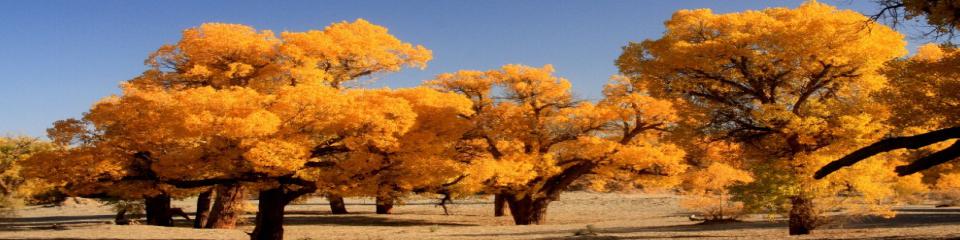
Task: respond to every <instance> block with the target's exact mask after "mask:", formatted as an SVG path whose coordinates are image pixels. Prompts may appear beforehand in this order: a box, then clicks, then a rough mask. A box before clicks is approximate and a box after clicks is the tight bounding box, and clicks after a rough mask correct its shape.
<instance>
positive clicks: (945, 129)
mask: <svg viewBox="0 0 960 240" xmlns="http://www.w3.org/2000/svg"><path fill="white" fill-rule="evenodd" d="M958 62H960V55H958V53H957V50H956V49H955V48H954V47H950V46H943V47H941V46H937V45H932V44H928V45H924V46H921V47H920V48H919V51H917V54H916V55H914V56H912V57H911V58H909V59H903V60H897V61H892V62H890V63H889V64H888V67H887V70H886V74H887V75H888V78H889V79H890V81H891V84H890V85H889V87H887V88H886V89H884V91H883V92H881V93H880V94H878V95H877V96H876V97H877V98H878V99H881V101H885V102H886V103H887V104H889V105H890V106H891V109H893V112H894V117H893V118H891V124H893V125H894V126H897V128H898V129H903V130H902V131H901V132H897V133H894V134H896V135H898V136H899V137H890V138H886V139H883V140H881V141H878V142H876V143H874V144H871V145H870V146H867V147H864V148H861V149H859V150H856V151H853V152H851V153H850V154H848V155H846V156H844V157H842V158H840V159H839V160H837V161H833V162H831V163H830V164H827V165H826V166H824V167H823V168H822V169H820V170H819V171H817V172H816V175H815V177H816V178H822V177H825V176H827V175H828V174H830V173H832V172H834V171H837V170H839V169H840V168H842V167H845V166H851V165H853V164H854V163H857V162H860V161H862V160H865V159H867V158H869V157H871V156H874V155H877V154H880V153H884V152H888V151H893V150H898V149H919V151H917V152H918V154H913V155H908V156H905V157H907V158H914V159H916V160H915V161H913V162H911V163H909V164H906V165H902V166H898V167H896V172H897V174H898V175H900V176H906V175H910V174H913V173H917V172H920V171H923V170H926V169H929V168H932V167H934V166H937V165H940V164H943V163H946V162H948V161H950V160H953V159H955V158H957V157H958V156H960V152H958V148H960V145H958V144H957V143H950V142H948V141H947V140H951V139H956V138H960V128H958V127H956V126H958V125H960V118H958V117H957V115H956V113H958V112H960V108H958V107H957V106H956V104H954V102H957V101H958V100H960V99H958V95H957V94H958V92H957V91H960V90H958V87H960V81H958V80H957V76H960V69H958V68H957V67H956V66H957V65H956V64H957V63H958ZM904 135H906V136H904Z"/></svg>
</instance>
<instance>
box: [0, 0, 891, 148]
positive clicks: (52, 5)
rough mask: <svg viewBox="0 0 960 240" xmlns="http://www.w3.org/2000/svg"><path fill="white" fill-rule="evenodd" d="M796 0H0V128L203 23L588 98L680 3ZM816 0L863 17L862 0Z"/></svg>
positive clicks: (717, 5) (99, 92)
mask: <svg viewBox="0 0 960 240" xmlns="http://www.w3.org/2000/svg"><path fill="white" fill-rule="evenodd" d="M801 2H802V1H745V0H744V1H668V0H662V1H653V0H648V1H586V0H583V1H507V0H501V1H440V0H436V1H289V2H288V1H25V0H24V1H19V2H14V1H7V0H4V1H0V11H2V13H0V83H2V85H0V99H2V101H0V134H25V135H32V136H38V137H41V136H44V135H45V129H46V128H47V127H49V126H50V124H51V123H52V122H53V121H56V120H58V119H64V118H70V117H79V116H80V115H81V114H82V113H83V112H84V111H86V110H87V109H88V108H89V107H90V106H91V104H93V103H94V102H96V101H97V100H98V99H100V98H102V97H105V96H108V95H110V94H116V93H118V92H119V89H118V84H119V83H120V82H121V81H124V80H127V79H130V78H132V77H134V76H136V75H138V74H139V73H141V72H142V71H143V70H145V67H144V66H143V60H144V59H145V58H146V56H147V54H149V53H150V52H152V51H154V50H155V49H156V48H157V47H159V46H160V45H162V44H167V43H173V42H175V41H176V40H177V39H178V38H179V37H180V31H181V30H183V29H186V28H190V27H194V26H197V25H199V24H201V23H204V22H228V23H241V24H247V25H251V26H253V27H255V28H258V29H270V30H274V31H275V32H281V31H303V30H308V29H322V28H323V27H324V26H326V25H328V24H330V23H332V22H339V21H344V20H349V21H352V20H354V19H357V18H364V19H367V20H369V21H371V22H373V23H375V24H379V25H383V26H386V27H387V28H389V29H390V32H391V33H392V34H394V35H395V36H397V37H398V38H400V39H401V40H403V41H408V42H412V43H415V44H422V45H424V46H426V47H427V48H429V49H431V50H433V53H434V60H433V61H431V62H430V63H429V66H428V67H427V68H426V69H425V70H417V69H408V70H404V71H402V72H399V73H394V74H389V75H382V76H380V77H379V80H378V81H377V82H376V83H373V84H371V86H372V87H379V86H390V87H406V86H414V85H417V84H419V83H420V82H421V81H423V80H425V79H430V78H432V77H433V76H434V75H436V74H438V73H443V72H451V71H456V70H459V69H480V70H485V69H491V68H496V67H498V66H501V65H503V64H508V63H520V64H527V65H534V66H540V65H543V64H548V63H550V64H553V65H554V66H555V67H556V69H557V74H558V75H560V76H562V77H565V78H567V79H569V80H570V81H571V82H572V83H573V86H574V91H575V92H576V94H577V95H578V96H580V97H582V98H586V99H596V98H597V97H598V96H599V94H600V90H601V88H602V86H603V84H604V83H605V82H606V80H607V79H608V78H609V76H610V75H612V74H615V73H616V68H615V67H614V66H613V61H614V59H615V58H616V57H617V56H618V55H619V54H620V47H622V46H624V45H626V44H627V43H628V42H630V41H641V40H643V39H647V38H656V37H658V36H659V35H660V34H661V33H662V32H663V24H662V23H663V21H665V20H667V18H669V17H670V15H671V14H672V13H673V12H674V11H676V10H679V9H689V8H711V9H714V11H716V12H734V11H742V10H746V9H762V8H767V7H776V6H787V7H796V6H797V5H799V4H800V3H801ZM821 2H824V3H827V4H831V5H836V6H838V7H840V8H849V9H854V10H857V11H861V12H865V13H873V12H875V11H876V9H877V7H876V6H875V5H874V4H873V3H872V1H866V0H822V1H821Z"/></svg>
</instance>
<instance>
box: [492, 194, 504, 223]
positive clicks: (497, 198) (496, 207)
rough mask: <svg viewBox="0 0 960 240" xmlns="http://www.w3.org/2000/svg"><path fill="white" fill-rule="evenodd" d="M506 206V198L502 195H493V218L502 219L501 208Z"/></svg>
mask: <svg viewBox="0 0 960 240" xmlns="http://www.w3.org/2000/svg"><path fill="white" fill-rule="evenodd" d="M506 204H507V200H506V198H504V196H503V194H496V195H493V216H494V217H502V216H503V207H504V205H506Z"/></svg>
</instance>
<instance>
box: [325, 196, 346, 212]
mask: <svg viewBox="0 0 960 240" xmlns="http://www.w3.org/2000/svg"><path fill="white" fill-rule="evenodd" d="M327 201H329V202H330V212H331V213H333V214H347V213H348V212H347V205H346V204H345V203H344V202H343V196H340V195H336V194H327Z"/></svg>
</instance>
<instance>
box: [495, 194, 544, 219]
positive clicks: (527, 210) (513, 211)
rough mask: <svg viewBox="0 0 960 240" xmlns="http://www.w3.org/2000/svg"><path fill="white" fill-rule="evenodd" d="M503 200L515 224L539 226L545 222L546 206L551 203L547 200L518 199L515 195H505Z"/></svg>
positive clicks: (527, 197)
mask: <svg viewBox="0 0 960 240" xmlns="http://www.w3.org/2000/svg"><path fill="white" fill-rule="evenodd" d="M505 200H506V202H507V205H509V207H510V215H512V216H513V222H514V223H515V224H517V225H530V224H535V225H539V224H543V223H545V222H546V216H547V205H549V204H550V201H551V200H550V199H549V198H537V199H533V198H531V197H530V196H525V197H523V198H518V197H517V196H515V195H507V196H505Z"/></svg>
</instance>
